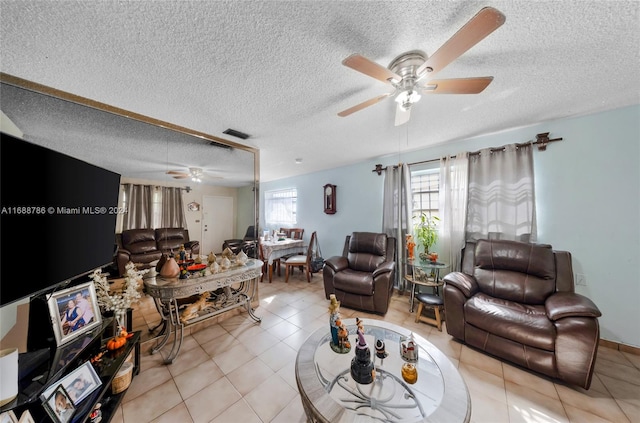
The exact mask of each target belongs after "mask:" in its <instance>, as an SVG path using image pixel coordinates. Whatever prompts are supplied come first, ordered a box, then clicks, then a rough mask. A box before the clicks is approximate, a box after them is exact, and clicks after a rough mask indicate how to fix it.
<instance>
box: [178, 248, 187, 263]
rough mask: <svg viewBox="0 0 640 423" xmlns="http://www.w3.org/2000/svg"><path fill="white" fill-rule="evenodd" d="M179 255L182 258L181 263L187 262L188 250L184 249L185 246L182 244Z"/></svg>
mask: <svg viewBox="0 0 640 423" xmlns="http://www.w3.org/2000/svg"><path fill="white" fill-rule="evenodd" d="M178 255H179V256H180V261H185V260H186V259H187V250H185V249H184V244H180V250H178Z"/></svg>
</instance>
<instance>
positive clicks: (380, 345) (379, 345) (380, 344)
mask: <svg viewBox="0 0 640 423" xmlns="http://www.w3.org/2000/svg"><path fill="white" fill-rule="evenodd" d="M388 355H389V353H388V352H387V351H386V350H385V346H384V341H383V340H382V339H376V357H378V358H381V359H384V358H386V357H387V356H388Z"/></svg>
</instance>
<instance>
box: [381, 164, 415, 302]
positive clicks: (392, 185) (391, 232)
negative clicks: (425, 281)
mask: <svg viewBox="0 0 640 423" xmlns="http://www.w3.org/2000/svg"><path fill="white" fill-rule="evenodd" d="M382 232H384V233H386V234H387V236H390V237H394V238H396V281H395V282H394V286H396V287H397V288H399V289H401V290H403V289H404V280H405V279H404V265H403V264H404V259H405V254H406V249H405V242H404V240H405V236H406V235H407V234H409V233H411V174H410V173H409V166H408V165H406V164H400V165H399V166H397V167H396V166H388V167H387V169H386V170H385V172H384V194H383V203H382ZM400 285H402V286H400Z"/></svg>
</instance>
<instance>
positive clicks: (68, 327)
mask: <svg viewBox="0 0 640 423" xmlns="http://www.w3.org/2000/svg"><path fill="white" fill-rule="evenodd" d="M47 303H48V306H49V315H50V317H51V324H52V326H53V333H54V335H55V338H56V343H57V345H58V346H60V345H64V344H66V343H68V342H69V341H71V340H73V339H75V338H77V337H78V336H80V335H82V334H83V333H87V332H89V331H90V330H91V329H93V328H95V327H97V326H100V325H101V324H102V315H101V313H100V307H99V306H98V298H97V295H96V288H95V285H94V284H93V281H91V282H86V283H82V284H79V285H76V286H73V287H71V288H66V289H63V290H60V291H57V292H54V293H52V294H51V296H50V297H49V299H48V302H47Z"/></svg>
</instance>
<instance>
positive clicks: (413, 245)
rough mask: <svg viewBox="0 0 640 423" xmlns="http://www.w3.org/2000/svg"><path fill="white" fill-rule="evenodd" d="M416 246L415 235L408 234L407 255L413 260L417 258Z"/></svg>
mask: <svg viewBox="0 0 640 423" xmlns="http://www.w3.org/2000/svg"><path fill="white" fill-rule="evenodd" d="M415 248H416V243H415V242H414V241H413V236H412V235H407V255H408V256H409V260H413V259H414V258H415Z"/></svg>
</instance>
